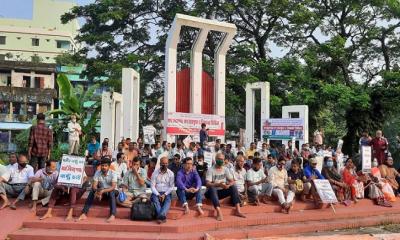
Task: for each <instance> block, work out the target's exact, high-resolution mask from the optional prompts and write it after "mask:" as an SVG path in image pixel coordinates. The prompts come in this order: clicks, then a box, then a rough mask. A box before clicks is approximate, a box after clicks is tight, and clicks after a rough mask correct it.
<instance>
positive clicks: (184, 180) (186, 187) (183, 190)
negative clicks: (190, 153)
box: [176, 157, 204, 215]
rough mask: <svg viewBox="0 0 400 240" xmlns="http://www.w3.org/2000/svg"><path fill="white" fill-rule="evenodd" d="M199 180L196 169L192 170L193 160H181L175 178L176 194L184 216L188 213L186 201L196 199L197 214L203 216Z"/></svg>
mask: <svg viewBox="0 0 400 240" xmlns="http://www.w3.org/2000/svg"><path fill="white" fill-rule="evenodd" d="M201 185H202V183H201V178H200V175H199V174H198V172H197V171H196V169H194V168H193V159H192V158H190V157H188V158H185V159H183V168H182V169H181V170H179V172H178V175H177V177H176V188H177V189H176V194H177V195H178V198H179V201H180V202H181V203H182V204H183V208H184V209H185V214H188V213H189V211H190V210H189V205H188V203H187V199H189V200H190V199H192V198H193V197H196V206H197V212H198V213H199V215H203V214H204V213H203V210H202V209H201V207H202V196H201Z"/></svg>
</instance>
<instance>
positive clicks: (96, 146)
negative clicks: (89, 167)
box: [87, 136, 100, 156]
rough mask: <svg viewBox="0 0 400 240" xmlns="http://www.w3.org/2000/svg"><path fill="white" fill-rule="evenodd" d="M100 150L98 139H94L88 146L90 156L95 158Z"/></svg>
mask: <svg viewBox="0 0 400 240" xmlns="http://www.w3.org/2000/svg"><path fill="white" fill-rule="evenodd" d="M99 148H100V143H98V142H97V141H96V137H94V136H93V137H92V140H91V142H90V143H89V144H88V146H87V150H88V153H89V156H93V155H94V154H95V153H96V152H97V151H98V150H99Z"/></svg>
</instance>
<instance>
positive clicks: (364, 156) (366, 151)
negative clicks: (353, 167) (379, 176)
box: [361, 146, 372, 173]
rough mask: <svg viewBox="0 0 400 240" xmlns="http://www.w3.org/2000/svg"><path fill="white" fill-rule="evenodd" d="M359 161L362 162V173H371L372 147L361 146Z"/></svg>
mask: <svg viewBox="0 0 400 240" xmlns="http://www.w3.org/2000/svg"><path fill="white" fill-rule="evenodd" d="M361 161H362V172H363V173H370V172H371V162H372V147H371V146H361Z"/></svg>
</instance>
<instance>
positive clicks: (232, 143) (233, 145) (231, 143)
mask: <svg viewBox="0 0 400 240" xmlns="http://www.w3.org/2000/svg"><path fill="white" fill-rule="evenodd" d="M226 144H230V145H232V148H236V141H227V142H226Z"/></svg>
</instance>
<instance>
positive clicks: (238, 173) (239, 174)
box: [225, 155, 247, 206]
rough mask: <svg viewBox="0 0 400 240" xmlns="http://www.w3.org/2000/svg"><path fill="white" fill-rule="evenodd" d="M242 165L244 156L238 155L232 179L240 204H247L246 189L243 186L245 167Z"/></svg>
mask: <svg viewBox="0 0 400 240" xmlns="http://www.w3.org/2000/svg"><path fill="white" fill-rule="evenodd" d="M225 159H226V157H225ZM243 166H244V157H243V156H240V155H239V156H238V157H237V158H236V164H235V167H234V169H233V171H232V172H233V180H234V181H235V185H236V188H237V190H238V192H239V197H240V206H243V205H244V204H247V190H246V186H245V183H246V169H245V168H244V167H243Z"/></svg>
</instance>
